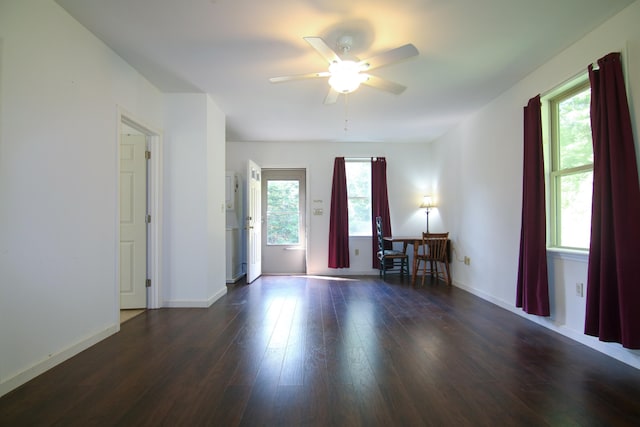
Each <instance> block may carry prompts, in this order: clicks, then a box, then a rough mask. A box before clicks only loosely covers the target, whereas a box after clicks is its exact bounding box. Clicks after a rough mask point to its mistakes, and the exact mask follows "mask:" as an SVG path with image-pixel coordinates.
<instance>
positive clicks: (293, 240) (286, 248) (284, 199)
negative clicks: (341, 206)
mask: <svg viewBox="0 0 640 427" xmlns="http://www.w3.org/2000/svg"><path fill="white" fill-rule="evenodd" d="M305 175H306V172H305V170H304V169H262V221H263V225H262V273H263V274H304V273H306V272H307V240H306V234H307V228H306V218H307V215H306V210H305V206H306V191H305V190H306V179H305Z"/></svg>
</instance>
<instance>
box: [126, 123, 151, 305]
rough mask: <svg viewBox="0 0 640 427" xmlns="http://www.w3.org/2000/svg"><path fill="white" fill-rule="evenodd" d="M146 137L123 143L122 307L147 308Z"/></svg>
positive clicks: (131, 137)
mask: <svg viewBox="0 0 640 427" xmlns="http://www.w3.org/2000/svg"><path fill="white" fill-rule="evenodd" d="M146 146H147V145H146V137H145V136H144V135H122V137H121V142H120V308H121V309H126V308H145V307H146V306H147V288H146V280H147V223H146V216H147V160H146V158H145V151H146Z"/></svg>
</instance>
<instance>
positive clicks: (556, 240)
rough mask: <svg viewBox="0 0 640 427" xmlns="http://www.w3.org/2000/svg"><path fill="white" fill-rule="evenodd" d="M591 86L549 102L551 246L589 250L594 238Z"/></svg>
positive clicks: (566, 92)
mask: <svg viewBox="0 0 640 427" xmlns="http://www.w3.org/2000/svg"><path fill="white" fill-rule="evenodd" d="M590 100H591V89H590V87H589V83H588V81H587V82H583V83H581V84H578V85H574V86H573V87H571V88H569V89H568V90H565V91H563V92H562V93H560V94H558V95H556V96H554V97H552V98H550V99H549V116H550V124H551V128H550V129H551V132H550V136H551V141H550V154H551V159H550V160H551V162H550V163H551V173H550V191H549V192H550V194H551V198H550V199H551V200H550V206H551V215H550V228H551V240H552V241H551V245H552V246H555V247H563V248H573V249H588V248H589V240H590V234H591V196H592V191H593V147H592V141H591V122H590V114H589V104H590Z"/></svg>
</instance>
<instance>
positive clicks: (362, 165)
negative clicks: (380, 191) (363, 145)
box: [345, 159, 372, 236]
mask: <svg viewBox="0 0 640 427" xmlns="http://www.w3.org/2000/svg"><path fill="white" fill-rule="evenodd" d="M345 173H346V175H347V199H348V204H349V236H371V227H372V226H371V160H369V159H366V160H364V159H363V160H348V159H347V160H345Z"/></svg>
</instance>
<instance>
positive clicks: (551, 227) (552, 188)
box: [542, 73, 593, 252]
mask: <svg viewBox="0 0 640 427" xmlns="http://www.w3.org/2000/svg"><path fill="white" fill-rule="evenodd" d="M585 90H590V84H589V79H588V74H586V73H585V74H582V75H580V76H579V77H576V78H574V79H572V80H570V81H569V82H568V83H566V84H564V85H562V86H560V87H559V88H558V89H556V90H554V91H552V92H551V93H549V94H548V95H546V96H545V97H543V104H542V113H543V117H542V125H543V145H544V149H545V151H546V153H545V170H546V174H545V175H546V176H547V180H546V181H547V182H546V184H547V196H548V198H547V212H548V215H547V218H548V220H547V225H548V230H547V246H548V248H551V249H559V250H569V251H578V252H588V250H589V248H588V247H586V248H582V247H573V246H562V245H561V243H560V238H561V236H562V224H561V215H560V209H561V200H560V197H561V195H562V191H561V189H560V187H561V179H562V177H567V176H570V175H575V174H579V173H585V172H591V173H593V160H592V161H591V163H587V164H583V165H580V166H574V167H568V168H564V169H560V161H561V159H560V143H559V132H560V130H559V128H560V123H559V122H560V120H559V105H560V103H561V102H562V101H564V100H567V99H569V98H571V97H573V96H575V95H577V94H579V93H581V92H583V91H585ZM545 128H546V129H545Z"/></svg>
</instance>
